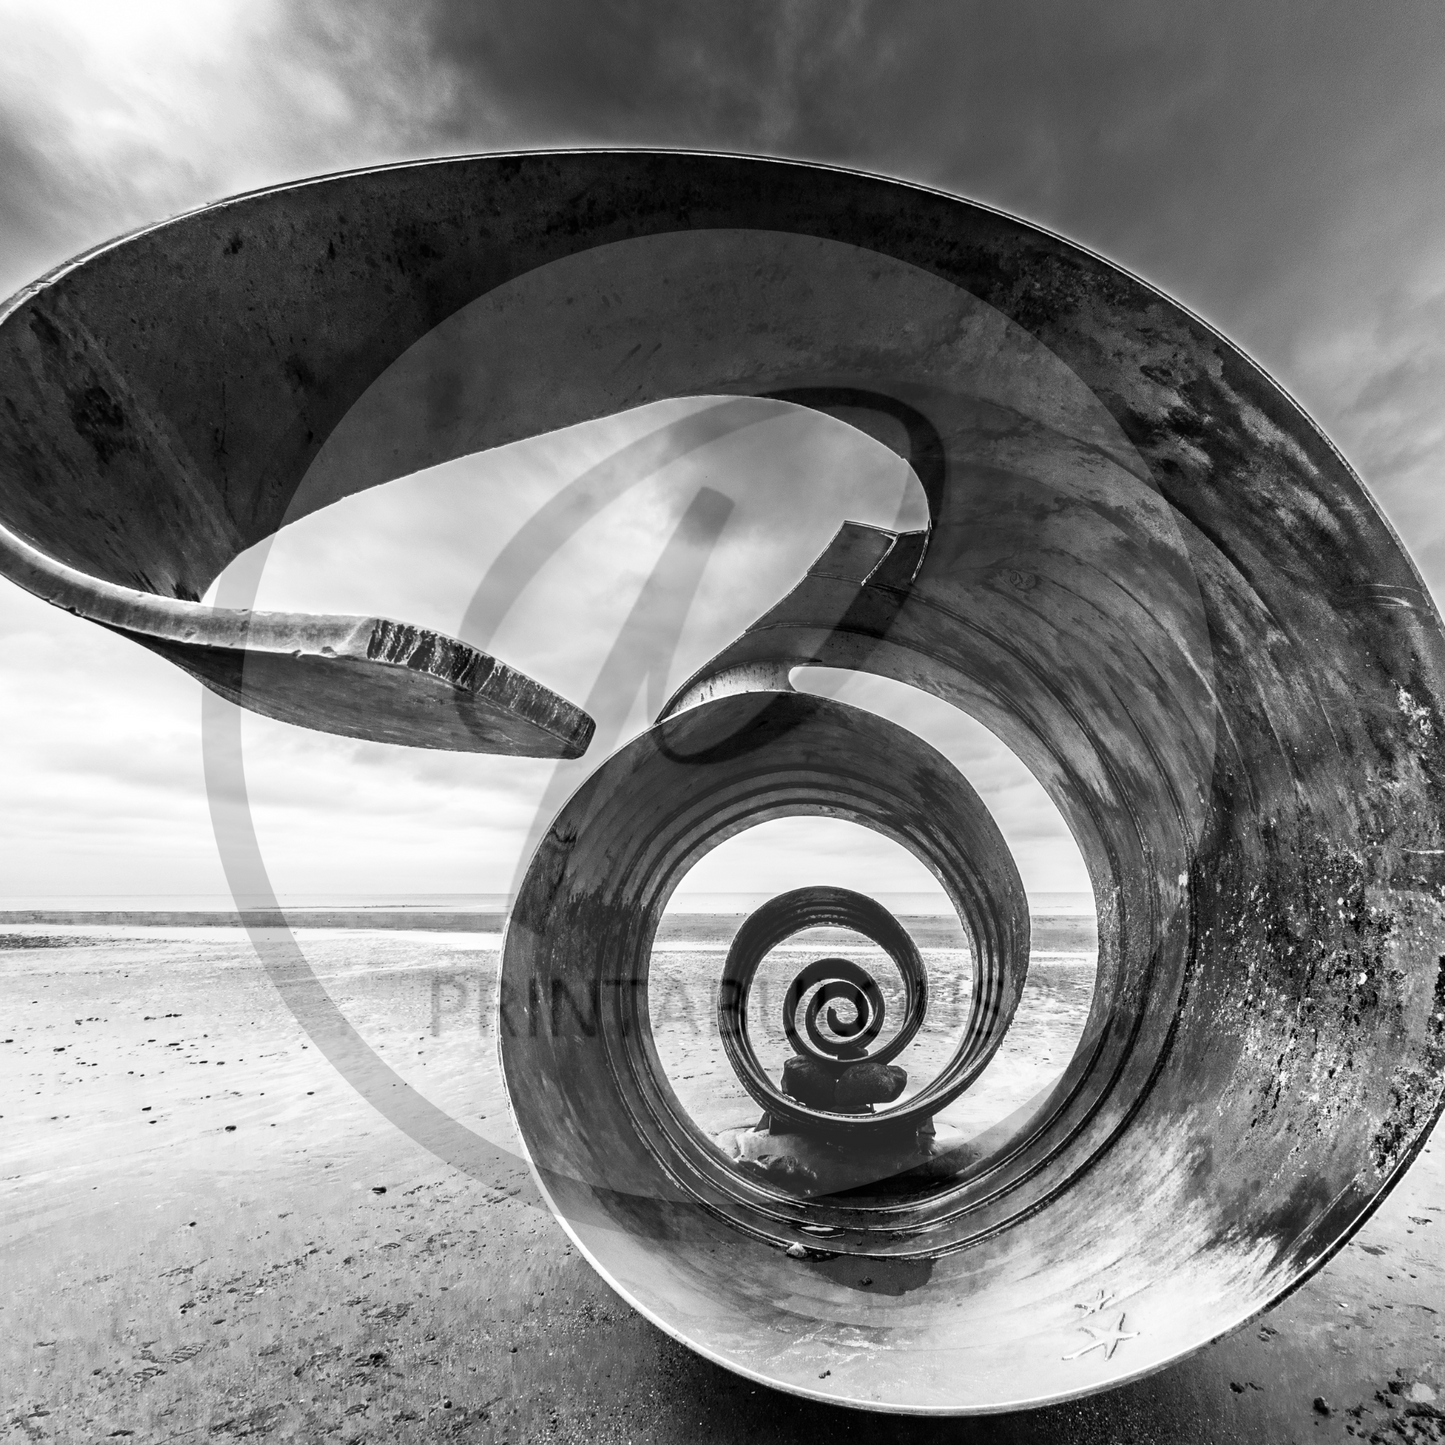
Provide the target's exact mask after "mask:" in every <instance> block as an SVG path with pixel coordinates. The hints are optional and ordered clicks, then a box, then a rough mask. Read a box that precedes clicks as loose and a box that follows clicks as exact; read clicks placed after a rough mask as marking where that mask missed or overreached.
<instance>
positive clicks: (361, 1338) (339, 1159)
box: [0, 927, 1445, 1445]
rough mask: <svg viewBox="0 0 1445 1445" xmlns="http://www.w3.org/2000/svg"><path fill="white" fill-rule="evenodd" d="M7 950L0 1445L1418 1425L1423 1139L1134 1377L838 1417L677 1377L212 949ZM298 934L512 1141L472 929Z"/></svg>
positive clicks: (570, 1255) (1209, 1437) (1438, 1203)
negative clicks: (1309, 1274)
mask: <svg viewBox="0 0 1445 1445" xmlns="http://www.w3.org/2000/svg"><path fill="white" fill-rule="evenodd" d="M7 931H9V932H30V933H32V934H39V933H48V934H50V935H51V942H52V943H54V944H56V945H57V946H50V947H44V948H28V947H27V948H14V947H7V948H0V976H3V981H4V988H3V999H4V1002H3V1003H0V1039H4V1040H6V1041H7V1042H4V1043H0V1081H3V1085H4V1089H3V1094H0V1200H3V1212H0V1217H3V1234H0V1272H3V1280H4V1289H3V1293H0V1309H3V1316H0V1319H3V1326H4V1328H3V1331H0V1340H3V1343H0V1380H3V1382H4V1384H3V1408H0V1427H3V1431H4V1434H3V1437H0V1438H4V1439H6V1440H12V1439H13V1440H16V1441H21V1440H26V1441H29V1440H34V1441H40V1440H55V1441H91V1440H106V1439H112V1438H114V1439H119V1440H133V1441H137V1442H140V1441H157V1442H159V1441H169V1440H191V1439H196V1440H200V1439H214V1440H228V1439H243V1438H267V1439H274V1440H286V1439H294V1440H302V1441H312V1440H334V1441H339V1442H360V1441H392V1440H396V1441H423V1440H441V1439H461V1440H479V1441H481V1440H486V1441H492V1440H495V1441H512V1442H520V1441H531V1440H566V1441H572V1440H576V1441H582V1440H586V1441H597V1442H609V1445H610V1442H624V1441H628V1442H635V1445H642V1442H674V1441H676V1442H682V1441H692V1440H709V1441H712V1440H717V1441H727V1442H732V1441H737V1442H742V1441H744V1440H746V1441H765V1442H772V1441H777V1442H784V1441H788V1442H791V1441H803V1440H814V1439H816V1438H818V1437H819V1436H820V1435H823V1434H826V1435H828V1436H833V1437H837V1438H840V1439H845V1440H848V1439H856V1440H859V1441H874V1440H888V1441H945V1440H949V1441H952V1440H963V1439H966V1440H970V1441H975V1440H976V1441H986V1442H991V1441H1000V1442H1002V1441H1028V1442H1044V1441H1049V1442H1055V1441H1074V1440H1079V1441H1085V1440H1087V1441H1093V1442H1098V1441H1105V1442H1111V1441H1119V1442H1124V1441H1135V1442H1147V1441H1160V1442H1164V1441H1170V1442H1174V1441H1178V1442H1191V1445H1192V1442H1196V1441H1268V1442H1271V1445H1275V1442H1288V1441H1306V1440H1310V1441H1313V1440H1322V1441H1331V1440H1345V1439H1349V1438H1351V1437H1354V1438H1358V1439H1368V1440H1375V1441H1379V1442H1390V1445H1395V1442H1400V1441H1415V1440H1430V1441H1440V1440H1442V1439H1445V1420H1442V1419H1441V1418H1438V1417H1436V1416H1435V1415H1433V1414H1432V1413H1431V1412H1432V1411H1433V1410H1434V1409H1435V1407H1436V1406H1437V1405H1440V1404H1441V1403H1442V1402H1445V1319H1442V1312H1445V1287H1442V1286H1445V1240H1442V1236H1445V1166H1442V1159H1441V1150H1440V1148H1439V1146H1438V1145H1437V1146H1434V1147H1433V1148H1432V1149H1431V1150H1430V1151H1429V1152H1427V1153H1426V1154H1424V1155H1423V1156H1422V1158H1421V1160H1420V1161H1419V1162H1418V1163H1417V1165H1416V1166H1415V1168H1414V1169H1413V1170H1412V1171H1411V1173H1410V1175H1409V1176H1408V1177H1407V1178H1406V1180H1405V1181H1404V1182H1403V1183H1402V1185H1401V1186H1400V1187H1399V1188H1398V1189H1397V1190H1396V1191H1395V1192H1394V1193H1393V1194H1392V1195H1391V1197H1390V1198H1389V1199H1388V1200H1387V1201H1386V1202H1385V1204H1384V1205H1383V1206H1382V1207H1381V1209H1380V1210H1379V1211H1378V1213H1377V1214H1376V1215H1375V1217H1374V1218H1373V1219H1372V1220H1371V1221H1370V1223H1369V1224H1368V1225H1367V1226H1366V1227H1365V1229H1364V1230H1363V1231H1362V1232H1361V1233H1360V1234H1359V1235H1357V1236H1356V1238H1355V1240H1354V1242H1353V1243H1352V1244H1351V1245H1350V1246H1349V1247H1348V1248H1346V1249H1345V1250H1344V1251H1343V1252H1342V1253H1341V1255H1340V1256H1339V1257H1338V1258H1337V1259H1336V1260H1335V1261H1333V1262H1332V1263H1331V1264H1330V1265H1329V1266H1328V1267H1327V1268H1326V1269H1325V1270H1323V1271H1322V1272H1321V1273H1320V1274H1319V1275H1318V1276H1316V1277H1315V1278H1314V1279H1313V1280H1312V1281H1310V1282H1309V1283H1307V1284H1306V1285H1305V1286H1303V1287H1302V1288H1301V1289H1300V1290H1298V1291H1297V1292H1296V1293H1295V1294H1294V1295H1292V1296H1291V1297H1290V1299H1289V1300H1287V1301H1286V1302H1285V1303H1284V1304H1283V1305H1282V1306H1280V1307H1279V1308H1278V1309H1277V1310H1275V1311H1273V1312H1272V1313H1271V1314H1269V1315H1268V1316H1266V1317H1264V1318H1263V1319H1261V1320H1259V1321H1256V1322H1255V1323H1254V1324H1253V1325H1251V1326H1249V1327H1247V1328H1246V1329H1244V1330H1241V1331H1239V1332H1237V1333H1236V1334H1234V1335H1233V1336H1231V1337H1230V1338H1228V1339H1226V1340H1224V1341H1221V1342H1218V1343H1217V1344H1215V1345H1213V1346H1211V1347H1210V1348H1208V1349H1206V1350H1204V1351H1202V1352H1200V1353H1199V1354H1197V1355H1195V1356H1194V1357H1192V1358H1191V1359H1189V1360H1187V1361H1185V1362H1183V1363H1181V1364H1179V1365H1176V1366H1174V1367H1172V1368H1171V1369H1169V1370H1167V1371H1165V1372H1164V1373H1163V1374H1161V1375H1158V1376H1155V1377H1153V1378H1152V1379H1150V1380H1147V1381H1143V1382H1141V1383H1138V1384H1135V1385H1131V1386H1126V1387H1124V1388H1123V1389H1121V1390H1118V1391H1114V1392H1112V1393H1110V1394H1108V1395H1104V1396H1100V1397H1095V1398H1093V1399H1090V1400H1087V1401H1083V1402H1080V1403H1078V1404H1075V1405H1068V1406H1060V1407H1055V1408H1052V1409H1049V1410H1045V1411H1039V1412H1034V1413H1031V1414H1028V1415H1021V1416H1013V1417H996V1418H991V1419H985V1420H980V1421H972V1422H959V1421H943V1422H929V1421H916V1420H908V1419H900V1418H896V1417H880V1416H873V1415H863V1414H857V1413H854V1412H851V1411H846V1410H838V1409H829V1408H826V1407H819V1406H817V1405H813V1404H809V1403H806V1402H803V1401H799V1400H795V1399H793V1398H791V1397H788V1396H782V1395H778V1394H775V1393H773V1392H771V1391H768V1390H766V1389H764V1388H761V1387H758V1386H755V1385H752V1384H750V1383H748V1382H746V1381H743V1380H740V1379H737V1378H736V1377H734V1376H732V1375H729V1374H728V1373H727V1372H726V1371H724V1370H721V1369H719V1368H718V1367H716V1366H713V1365H710V1364H708V1363H707V1362H705V1361H703V1360H701V1359H699V1358H697V1357H695V1356H694V1355H692V1354H691V1353H690V1352H689V1351H687V1350H686V1349H684V1348H683V1347H682V1346H680V1345H677V1344H675V1343H674V1342H672V1341H671V1340H669V1339H667V1338H666V1337H665V1336H663V1335H662V1334H661V1333H660V1332H659V1331H657V1330H656V1329H654V1328H653V1327H652V1326H651V1325H649V1324H648V1323H647V1322H646V1321H644V1320H642V1319H641V1318H640V1317H638V1316H637V1315H636V1314H635V1313H634V1312H633V1311H631V1310H630V1309H629V1308H628V1307H627V1306H625V1305H623V1304H622V1303H621V1302H620V1301H619V1300H617V1299H616V1297H615V1296H613V1295H612V1294H611V1292H610V1291H609V1290H608V1288H607V1287H606V1286H605V1285H604V1284H603V1283H602V1282H601V1281H600V1280H599V1279H598V1278H597V1277H596V1276H595V1275H594V1274H593V1272H592V1270H591V1269H590V1267H589V1266H588V1265H587V1264H586V1263H585V1262H584V1261H582V1260H581V1259H579V1258H578V1257H577V1255H576V1252H575V1251H574V1250H573V1249H572V1248H571V1246H570V1244H569V1243H568V1241H567V1239H566V1237H565V1236H564V1235H563V1234H562V1232H561V1230H560V1229H559V1228H558V1227H557V1226H556V1225H555V1224H554V1223H553V1221H552V1219H551V1217H550V1215H548V1214H547V1212H546V1210H545V1208H544V1207H543V1206H542V1205H541V1203H540V1200H539V1199H538V1196H537V1194H536V1192H535V1190H534V1188H533V1186H532V1184H531V1181H530V1178H529V1176H528V1175H527V1172H526V1170H525V1168H524V1167H523V1166H522V1165H521V1164H520V1162H516V1161H512V1162H508V1160H507V1157H506V1155H505V1154H499V1155H498V1161H497V1163H496V1165H495V1167H493V1168H492V1169H491V1171H490V1173H489V1174H488V1175H487V1177H485V1178H470V1177H467V1176H466V1175H463V1174H461V1173H459V1172H457V1171H455V1170H453V1169H451V1168H449V1167H448V1166H446V1165H443V1164H441V1163H439V1162H438V1161H437V1160H436V1159H435V1158H434V1157H433V1156H431V1155H430V1154H428V1153H426V1152H425V1151H424V1150H423V1149H422V1148H420V1147H419V1146H418V1145H416V1144H414V1143H413V1142H412V1141H411V1140H409V1139H408V1138H406V1137H405V1136H404V1135H403V1134H401V1133H400V1132H399V1131H398V1130H396V1129H395V1128H393V1127H392V1126H391V1125H390V1124H388V1123H386V1122H385V1121H384V1120H383V1119H382V1118H381V1117H380V1116H379V1115H378V1114H377V1113H375V1111H374V1110H373V1109H372V1108H371V1107H370V1106H369V1105H368V1104H366V1103H365V1102H364V1101H363V1100H362V1099H360V1098H359V1097H358V1096H357V1095H356V1094H355V1093H354V1092H352V1091H351V1090H350V1089H349V1087H348V1086H347V1085H345V1084H344V1083H343V1082H342V1081H341V1080H340V1078H339V1077H338V1076H337V1075H336V1073H335V1072H334V1071H333V1070H332V1069H331V1067H330V1066H329V1065H328V1064H327V1063H326V1062H325V1060H324V1059H322V1058H321V1057H320V1056H319V1054H318V1052H317V1051H316V1049H315V1048H314V1047H311V1046H309V1045H308V1043H307V1040H306V1037H305V1035H304V1034H303V1033H302V1031H301V1029H300V1027H299V1026H298V1025H297V1024H296V1022H295V1021H294V1019H292V1017H291V1015H290V1014H289V1013H288V1011H287V1009H286V1007H285V1005H284V1003H283V1002H282V1001H281V999H280V997H279V995H278V994H277V992H276V990H275V989H274V988H273V986H272V985H271V983H270V981H269V980H268V978H267V977H266V975H265V973H264V972H263V970H262V969H261V967H260V966H259V964H258V963H257V961H256V959H255V956H254V954H253V953H252V951H251V949H250V946H249V944H248V943H247V942H246V940H245V938H244V936H243V935H242V934H241V933H240V932H239V930H231V929H220V928H211V929H206V930H186V929H180V928H172V929H147V930H143V931H140V930H131V931H130V932H129V933H127V932H126V930H125V929H123V928H114V927H113V928H104V929H98V928H88V929H87V928H77V929H74V930H65V929H57V928H50V929H44V928H27V929H22V928H19V927H15V928H8V929H7ZM60 935H68V936H67V937H66V938H65V941H64V942H59V936H60ZM76 935H82V936H81V937H77V936H76ZM302 939H303V943H304V946H305V948H306V951H307V954H308V956H309V957H310V958H311V959H312V960H313V963H314V965H315V967H316V971H317V972H318V974H319V975H320V976H321V977H322V979H323V980H324V982H325V984H326V987H327V989H328V990H329V991H330V992H331V993H332V995H333V996H334V997H335V998H336V1000H337V1001H338V1003H339V1004H340V1005H341V1007H342V1008H343V1010H344V1011H345V1012H346V1014H347V1016H348V1017H349V1018H351V1019H352V1021H353V1022H354V1023H355V1024H356V1025H357V1027H358V1028H359V1029H360V1030H361V1032H362V1033H363V1035H364V1036H365V1037H366V1038H367V1039H368V1041H369V1042H371V1043H372V1045H373V1046H374V1047H375V1048H376V1049H377V1050H378V1052H379V1053H380V1054H381V1056H382V1057H383V1058H384V1059H386V1060H387V1061H388V1062H389V1063H390V1064H391V1065H392V1066H393V1067H394V1068H395V1069H396V1070H397V1071H398V1073H400V1074H402V1075H403V1077H405V1078H406V1079H408V1080H409V1081H410V1082H412V1083H413V1084H415V1085H416V1086H417V1087H418V1088H419V1089H421V1090H423V1091H424V1092H425V1093H426V1094H427V1096H428V1097H429V1098H431V1099H433V1100H434V1101H435V1102H437V1103H438V1104H440V1105H441V1106H443V1107H444V1108H446V1109H448V1110H449V1111H450V1112H452V1113H453V1114H454V1115H455V1116H456V1117H457V1118H459V1119H461V1120H463V1121H464V1122H466V1123H467V1124H468V1125H469V1126H470V1127H472V1128H474V1129H476V1130H478V1131H479V1132H481V1133H483V1134H485V1135H486V1136H487V1137H489V1138H491V1139H492V1140H493V1141H494V1142H495V1143H497V1144H498V1145H500V1146H502V1148H503V1149H505V1148H506V1147H507V1146H508V1145H509V1143H510V1126H509V1123H508V1120H507V1115H506V1106H505V1101H504V1099H503V1097H502V1092H501V1089H500V1086H499V1081H498V1077H497V1070H496V1063H495V1052H494V1049H493V1041H492V1039H491V1037H490V1035H489V1032H488V1028H487V1021H488V1019H489V1017H490V1010H489V1009H488V1007H487V991H486V989H485V988H484V987H483V980H484V979H485V978H486V977H488V975H489V972H490V970H491V969H492V967H493V966H494V962H495V948H496V937H495V935H466V934H443V933H411V932H388V933H375V932H372V933H361V932H345V931H339V930H315V931H311V932H308V933H306V934H304V935H303V936H302ZM673 941H676V940H673ZM938 942H939V944H940V945H942V944H944V943H946V940H939V941H938ZM661 951H662V950H661V949H660V952H661ZM682 951H683V952H684V953H688V952H689V951H688V950H682ZM938 952H939V953H940V954H943V953H946V952H947V949H946V948H943V947H941V946H940V947H939V949H938ZM941 962H942V960H940V966H941ZM697 963H698V960H697V958H696V955H695V954H690V955H689V957H688V958H687V959H686V960H685V964H681V965H679V969H680V970H681V971H686V972H691V971H692V970H693V968H694V967H695V966H696V965H697ZM932 966H933V964H932V963H930V967H932ZM1057 968H1058V969H1059V970H1068V969H1070V968H1072V970H1073V972H1072V973H1068V974H1064V975H1061V976H1063V977H1064V983H1063V984H1061V985H1059V986H1058V987H1056V988H1055V989H1053V990H1052V991H1050V990H1044V991H1043V997H1042V999H1041V1001H1042V1002H1049V1001H1050V999H1052V1005H1051V1006H1055V1007H1057V1008H1058V1009H1059V1010H1060V1011H1061V1012H1062V1014H1067V1015H1069V1017H1070V1018H1071V1019H1072V1018H1073V1017H1074V1015H1076V1014H1077V1012H1078V1005H1077V1000H1075V1001H1074V1002H1073V1003H1070V1002H1069V1001H1068V999H1067V998H1065V997H1064V995H1066V994H1067V993H1068V992H1069V987H1068V986H1067V985H1068V981H1069V980H1070V979H1072V980H1073V981H1074V984H1073V991H1074V993H1075V994H1078V993H1079V992H1080V988H1079V986H1078V984H1079V980H1080V979H1087V977H1088V975H1089V973H1090V970H1088V968H1087V966H1086V965H1081V964H1079V963H1078V962H1075V963H1073V964H1069V963H1067V962H1064V961H1062V960H1060V961H1059V962H1058V964H1057ZM714 976H715V974H714ZM1083 992H1084V995H1085V997H1086V989H1085V990H1083ZM689 997H690V995H689ZM695 1006H696V1005H694V1007H695ZM1071 1009H1072V1010H1073V1012H1072V1013H1070V1010H1071ZM1041 1018H1042V1016H1041ZM1055 1023H1056V1024H1057V1023H1058V1020H1056V1021H1055ZM1069 1026H1073V1025H1072V1024H1070V1025H1069ZM665 1027H671V1025H666V1026H665ZM665 1027H664V1030H663V1031H665ZM1040 1027H1041V1028H1042V1029H1043V1030H1044V1033H1043V1034H1041V1035H1040V1038H1041V1039H1044V1041H1047V1037H1062V1034H1060V1033H1059V1032H1058V1029H1057V1028H1055V1030H1054V1034H1053V1035H1049V1033H1048V1030H1049V1025H1048V1024H1047V1022H1046V1021H1045V1022H1041V1024H1040ZM1037 1042H1038V1041H1036V1043H1037ZM1055 1062H1057V1060H1055ZM694 1082H696V1081H694ZM381 1191H384V1192H381ZM1316 1398H1319V1399H1320V1400H1321V1401H1322V1402H1323V1404H1322V1406H1321V1407H1318V1408H1317V1407H1316V1406H1315V1404H1314V1401H1315V1400H1316ZM1326 1410H1327V1411H1328V1413H1325V1411H1326Z"/></svg>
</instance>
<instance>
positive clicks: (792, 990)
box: [783, 958, 887, 1060]
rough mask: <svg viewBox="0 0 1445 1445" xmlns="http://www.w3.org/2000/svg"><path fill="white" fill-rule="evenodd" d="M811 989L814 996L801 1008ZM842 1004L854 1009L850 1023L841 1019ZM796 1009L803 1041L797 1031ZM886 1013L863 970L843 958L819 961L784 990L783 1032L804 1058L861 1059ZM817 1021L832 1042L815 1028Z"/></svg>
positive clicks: (880, 994)
mask: <svg viewBox="0 0 1445 1445" xmlns="http://www.w3.org/2000/svg"><path fill="white" fill-rule="evenodd" d="M819 984H821V985H822V987H821V988H819V987H818V985H819ZM809 989H814V990H815V992H814V993H813V996H812V997H811V998H809V999H808V1000H807V1007H806V1008H803V1001H804V999H805V998H806V997H807V994H808V991H809ZM840 1003H843V1004H847V1005H849V1006H850V1007H851V1008H852V1011H853V1017H852V1018H851V1019H845V1018H841V1017H839V1014H838V1005H839V1004H840ZM800 1009H802V1012H803V1030H802V1033H803V1035H806V1042H805V1040H804V1038H803V1037H802V1036H800V1034H799V1030H798V1012H799V1010H800ZM886 1012H887V1007H886V1005H885V1003H884V1000H883V991H882V990H881V989H880V988H879V987H878V983H877V980H876V979H874V977H873V976H872V975H871V974H870V973H869V972H868V971H867V970H866V969H864V968H862V967H860V966H859V965H858V964H856V963H853V962H851V961H850V960H849V959H846V958H820V959H818V960H817V961H816V962H814V963H810V964H809V965H808V966H807V967H806V968H804V969H803V970H801V972H799V974H798V976H797V977H796V978H795V979H794V980H793V981H792V983H791V984H790V985H789V986H788V992H787V994H786V995H785V996H784V998H783V1032H784V1033H785V1034H786V1035H787V1036H788V1042H789V1044H791V1045H792V1047H793V1050H794V1052H795V1053H798V1054H802V1055H803V1056H804V1057H808V1056H809V1055H811V1056H812V1057H813V1058H817V1059H827V1060H834V1059H837V1060H849V1059H861V1058H862V1057H863V1056H864V1055H865V1054H866V1053H867V1051H868V1046H869V1044H871V1043H872V1042H873V1041H874V1039H876V1038H877V1037H878V1035H879V1034H880V1033H882V1031H883V1022H884V1017H885V1014H886ZM820 1018H821V1019H822V1021H823V1024H824V1026H825V1027H826V1028H827V1030H828V1033H829V1034H832V1035H833V1037H832V1038H830V1037H828V1034H824V1033H823V1032H822V1029H820V1028H819V1019H820Z"/></svg>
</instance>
